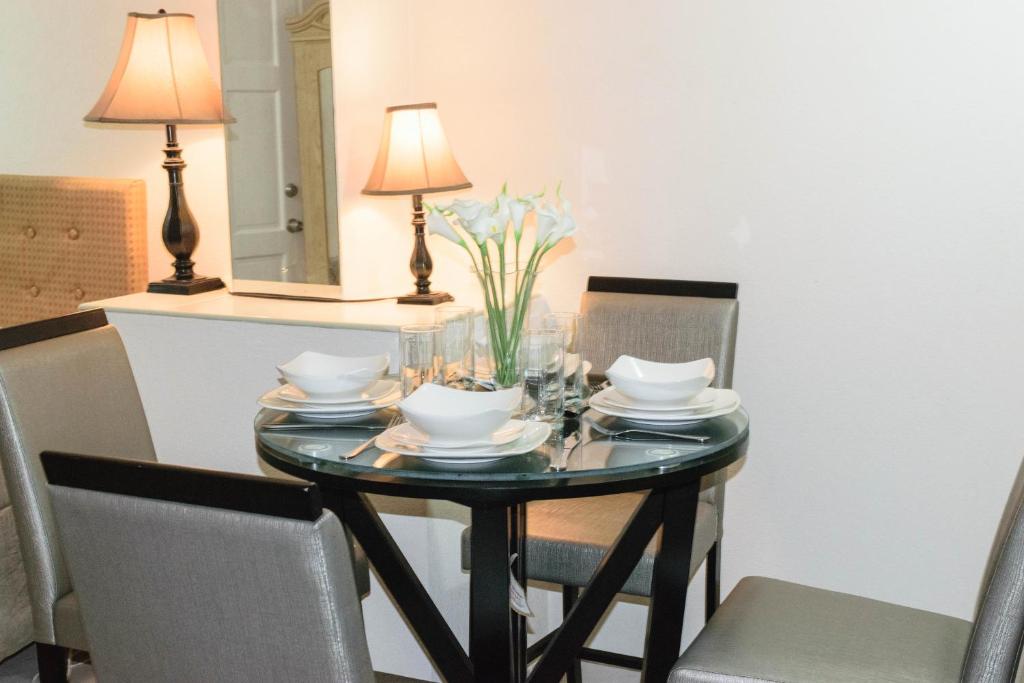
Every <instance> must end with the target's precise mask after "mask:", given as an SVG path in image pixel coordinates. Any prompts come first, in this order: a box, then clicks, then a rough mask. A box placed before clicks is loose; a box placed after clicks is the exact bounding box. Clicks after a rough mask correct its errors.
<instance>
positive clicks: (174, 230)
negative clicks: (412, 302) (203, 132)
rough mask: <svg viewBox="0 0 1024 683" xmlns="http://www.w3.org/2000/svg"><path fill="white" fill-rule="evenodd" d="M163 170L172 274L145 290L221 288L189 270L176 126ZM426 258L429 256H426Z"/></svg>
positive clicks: (192, 238) (188, 215)
mask: <svg viewBox="0 0 1024 683" xmlns="http://www.w3.org/2000/svg"><path fill="white" fill-rule="evenodd" d="M164 155H165V156H166V157H167V158H166V159H164V163H163V167H164V168H165V169H166V170H167V182H168V184H169V185H170V198H169V200H168V204H167V215H166V216H164V227H163V238H164V246H165V247H167V251H169V252H170V253H171V256H173V257H174V263H173V264H172V265H173V266H174V275H172V276H171V277H168V278H164V279H163V280H160V281H158V282H150V283H149V288H148V290H147V291H149V292H155V293H157V294H200V293H202V292H210V291H213V290H215V289H221V288H223V287H224V283H223V282H221V279H220V278H219V277H203V276H201V275H196V274H195V273H194V272H193V271H192V267H193V266H194V265H195V261H193V260H192V252H194V251H195V249H196V246H197V245H198V244H199V227H198V226H197V225H196V219H195V218H194V217H193V216H192V212H191V211H190V210H189V208H188V202H187V201H185V181H184V179H183V178H182V171H183V170H184V169H185V160H184V159H182V158H181V147H180V146H179V145H178V127H177V126H176V125H174V124H168V125H167V146H166V147H164ZM428 258H429V257H428Z"/></svg>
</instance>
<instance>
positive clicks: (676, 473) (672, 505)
mask: <svg viewBox="0 0 1024 683" xmlns="http://www.w3.org/2000/svg"><path fill="white" fill-rule="evenodd" d="M397 414H398V413H397V411H396V410H395V409H394V408H390V409H386V410H383V411H380V412H378V413H375V414H373V415H370V416H367V417H365V418H361V419H359V420H357V421H355V422H349V423H344V424H340V425H331V424H315V423H309V422H303V421H301V420H300V419H298V418H296V417H295V416H294V415H290V414H286V413H281V412H277V411H274V410H268V409H263V410H261V411H260V413H259V414H258V415H257V418H256V421H255V431H256V448H257V452H258V454H259V456H260V458H261V459H262V460H263V461H264V462H266V463H267V464H269V465H270V466H272V467H274V468H276V469H278V470H281V471H283V472H287V473H289V474H292V475H295V476H297V477H301V478H303V479H306V480H309V481H314V482H316V483H317V484H318V485H319V487H320V489H321V491H322V495H323V497H324V505H325V507H327V508H328V509H330V510H332V511H333V512H334V513H335V514H336V515H338V517H339V518H340V519H341V521H342V522H343V523H344V524H345V526H346V527H347V528H348V529H349V530H350V531H351V533H352V534H353V535H354V536H355V538H356V539H357V540H358V541H359V543H360V544H361V545H362V547H363V549H364V550H365V552H366V555H367V557H368V558H369V560H370V562H371V563H372V564H373V565H374V568H375V569H376V572H377V575H378V576H379V578H380V580H381V582H382V583H383V584H384V585H385V587H386V588H387V589H388V591H389V592H390V593H391V595H392V597H393V598H394V601H395V603H396V604H397V607H398V608H399V610H400V611H401V612H402V613H403V615H404V617H405V618H406V620H407V622H408V623H409V625H410V626H411V628H412V629H413V631H414V632H415V634H416V636H417V637H418V638H419V640H420V642H421V644H422V645H423V647H424V649H425V650H426V652H427V654H428V656H429V657H430V659H431V661H432V662H433V664H434V666H435V667H436V668H437V670H438V671H439V673H440V674H441V676H442V677H443V678H444V680H446V681H487V682H488V683H495V682H498V681H514V682H516V683H519V682H521V681H530V683H543V682H545V681H550V682H552V683H554V682H555V681H558V680H560V679H561V677H562V676H563V675H564V674H565V672H566V670H567V669H568V668H569V666H570V665H571V663H572V660H573V659H574V657H575V656H577V655H578V653H579V652H580V650H581V648H582V647H583V646H584V643H585V641H586V640H587V638H588V637H589V636H590V634H591V633H592V632H593V630H594V629H595V628H596V626H597V625H598V622H599V621H600V619H601V617H602V616H603V614H604V613H605V611H606V609H607V608H608V606H609V605H610V603H611V601H612V600H613V599H614V597H615V595H616V594H617V593H618V592H619V591H620V590H621V588H622V586H623V584H624V583H625V581H626V580H627V578H628V577H629V575H630V574H631V573H632V571H633V569H634V568H635V567H636V565H637V563H638V562H639V560H640V558H641V556H642V554H643V552H644V549H645V548H646V546H647V545H648V543H649V542H650V540H651V538H653V536H654V534H655V532H656V531H657V530H658V529H659V528H660V529H661V530H662V533H661V542H660V546H659V550H658V554H657V557H656V559H655V564H654V574H653V582H652V593H651V595H652V597H651V606H650V613H649V618H648V632H647V637H646V645H645V651H644V671H643V679H644V680H646V681H663V680H665V679H666V678H667V676H668V672H669V670H670V668H671V666H672V664H673V663H674V662H675V660H676V658H677V657H678V650H679V642H680V638H681V634H682V623H683V612H684V607H685V602H686V589H687V584H688V580H689V564H690V559H689V558H690V552H691V546H692V543H693V528H694V519H695V515H696V510H697V500H698V494H699V491H700V484H701V478H702V477H704V476H705V475H708V474H711V473H713V472H716V471H718V470H721V469H723V468H725V467H727V466H728V465H729V464H731V463H733V462H735V461H736V460H738V459H739V458H741V457H742V456H743V455H744V454H745V452H746V445H747V439H748V433H749V419H748V416H747V413H746V412H745V411H744V410H743V409H742V408H740V409H738V410H736V411H735V412H733V413H731V414H729V415H725V416H721V417H716V418H712V419H709V420H705V421H703V422H699V423H696V424H692V425H690V426H676V427H655V426H649V425H646V426H645V425H639V424H637V423H635V422H627V421H624V420H620V419H617V418H609V417H607V416H603V415H600V414H598V413H596V412H594V411H587V412H584V413H583V414H582V415H579V416H571V415H567V416H566V419H565V420H564V422H557V423H555V425H554V428H553V429H552V433H551V436H550V437H549V438H548V439H547V441H546V442H545V443H543V444H542V445H541V446H540V447H538V448H537V449H536V450H534V451H533V452H530V453H527V454H523V455H514V456H508V457H504V458H500V459H497V460H493V461H490V462H485V463H475V464H457V463H451V464H450V463H446V462H436V461H430V460H427V459H424V458H421V457H416V456H408V455H398V454H396V453H392V452H388V451H383V450H380V449H378V448H376V447H375V446H372V445H370V446H365V444H366V443H367V442H368V441H369V440H370V439H372V438H374V437H375V436H376V435H377V434H380V433H381V431H382V430H383V429H384V428H386V427H387V426H389V425H391V424H393V423H394V421H395V419H396V418H395V416H396V415H397ZM637 429H640V430H643V429H649V430H655V431H657V432H664V435H656V434H651V433H642V432H635V431H628V432H627V431H626V430H637ZM699 437H705V438H703V439H700V438H699ZM363 446H365V448H364V449H363V450H361V452H359V453H358V454H356V455H354V456H351V457H350V454H351V453H353V451H356V450H357V449H359V448H360V447H363ZM628 491H645V492H647V493H646V495H645V496H644V497H643V499H642V502H641V503H640V504H639V506H638V507H637V508H636V510H635V511H634V513H633V515H632V517H631V518H630V519H628V520H623V530H622V532H621V533H620V535H619V537H618V539H617V541H616V542H615V544H614V545H613V546H612V548H611V549H610V550H609V552H608V553H607V554H606V556H605V557H604V559H603V561H602V562H601V564H600V566H599V567H598V569H597V571H596V572H595V573H594V575H593V577H592V578H591V580H590V583H589V584H588V586H587V587H586V588H584V589H583V591H582V593H581V594H580V597H579V599H578V601H577V602H576V604H575V607H574V608H573V610H572V611H571V613H570V614H569V615H568V617H567V618H566V619H565V621H564V622H563V623H562V625H561V626H560V627H559V628H558V629H557V631H556V632H555V633H554V634H553V635H552V636H551V637H550V638H548V639H547V642H546V645H545V646H544V648H543V652H542V654H540V657H539V659H538V661H537V662H536V664H535V666H533V667H532V669H529V670H528V669H527V647H526V623H525V619H524V618H523V617H521V616H519V615H518V614H517V613H516V612H514V611H513V610H512V609H511V608H510V603H509V597H510V588H512V586H513V583H512V580H511V577H510V572H509V567H510V561H511V567H512V572H511V574H512V575H514V577H515V579H516V580H517V581H518V583H519V584H520V585H521V586H523V587H524V590H525V586H526V578H527V571H526V569H527V563H528V562H529V558H528V557H527V552H526V533H527V514H526V511H527V503H528V502H529V501H532V500H542V499H554V498H575V497H582V496H601V495H611V494H616V493H623V492H628ZM367 494H379V495H386V496H398V497H405V498H429V499H442V500H450V501H454V502H456V503H459V504H463V505H466V506H468V507H470V509H471V520H472V534H471V539H470V557H471V558H472V569H471V571H470V581H469V583H470V587H469V611H470V621H469V651H468V653H467V652H466V650H465V649H464V648H463V647H462V645H461V644H460V643H459V641H458V639H457V638H456V636H455V635H454V633H453V631H452V629H451V628H450V626H449V625H448V623H447V622H446V621H445V619H444V617H443V616H442V615H441V613H440V611H439V610H438V608H437V606H436V605H435V604H434V603H433V601H432V600H431V598H430V597H429V596H428V595H427V592H426V590H425V589H424V587H423V585H422V584H421V583H420V581H419V579H418V578H417V577H416V575H415V573H414V572H413V570H412V568H411V566H410V564H409V562H408V561H407V559H406V557H405V556H404V555H403V553H402V551H401V549H400V548H399V547H398V545H397V544H396V543H395V540H394V539H393V538H392V536H391V534H390V533H389V532H388V530H387V528H386V527H385V525H384V523H383V522H382V521H381V519H380V517H379V516H378V514H377V512H376V511H375V509H374V507H373V505H372V503H371V502H370V499H369V498H368V497H367ZM513 558H514V559H513Z"/></svg>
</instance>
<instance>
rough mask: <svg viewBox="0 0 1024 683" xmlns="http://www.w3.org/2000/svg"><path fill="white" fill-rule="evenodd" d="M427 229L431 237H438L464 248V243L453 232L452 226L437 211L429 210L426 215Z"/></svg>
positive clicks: (457, 234)
mask: <svg viewBox="0 0 1024 683" xmlns="http://www.w3.org/2000/svg"><path fill="white" fill-rule="evenodd" d="M427 228H428V229H429V230H430V234H431V235H440V236H441V237H444V238H445V239H446V240H451V241H452V242H455V244H459V245H462V246H466V241H465V240H464V239H462V237H461V236H460V235H459V233H457V232H455V228H453V227H452V224H451V223H449V222H448V219H447V218H445V217H444V215H443V214H442V213H441V212H440V211H438V210H431V211H430V213H428V214H427Z"/></svg>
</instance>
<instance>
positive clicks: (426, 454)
mask: <svg viewBox="0 0 1024 683" xmlns="http://www.w3.org/2000/svg"><path fill="white" fill-rule="evenodd" d="M550 435H551V425H549V424H547V423H546V422H525V421H523V420H509V421H508V422H506V423H505V424H504V425H503V426H502V427H500V428H499V429H498V430H496V431H495V432H494V433H493V434H491V435H490V436H489V437H484V438H479V437H470V438H465V439H440V440H439V439H436V438H431V437H430V435H428V434H426V433H424V432H421V431H420V430H418V429H416V427H414V426H413V425H411V424H409V423H408V422H406V423H403V424H400V425H398V426H397V427H392V428H391V429H389V430H387V431H386V432H384V433H383V434H381V435H380V436H378V437H377V442H376V445H377V448H379V449H381V450H383V451H390V452H392V453H398V454H400V455H411V456H415V457H419V458H423V459H424V460H434V461H437V462H443V463H456V462H457V463H462V464H467V465H470V464H475V463H484V462H491V461H492V460H497V459H499V458H507V457H508V456H510V455H522V454H523V453H529V452H530V451H532V450H535V449H536V448H539V447H540V445H541V444H543V443H544V442H545V441H547V438H548V437H549V436H550Z"/></svg>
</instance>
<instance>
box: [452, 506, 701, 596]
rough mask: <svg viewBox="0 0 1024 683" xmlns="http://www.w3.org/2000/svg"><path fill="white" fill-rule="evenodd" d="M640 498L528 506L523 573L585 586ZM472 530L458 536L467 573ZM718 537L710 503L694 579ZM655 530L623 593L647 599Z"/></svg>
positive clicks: (696, 543)
mask: <svg viewBox="0 0 1024 683" xmlns="http://www.w3.org/2000/svg"><path fill="white" fill-rule="evenodd" d="M642 499H643V494H640V493H623V494H618V495H614V496H599V497H594V498H570V499H563V500H541V501H534V502H532V503H529V504H528V506H527V518H526V530H527V545H526V557H527V560H526V569H527V574H528V575H529V577H530V578H531V579H533V580H535V581H549V582H551V583H556V584H559V585H562V586H586V585H587V584H588V583H589V582H590V577H591V576H593V575H594V572H595V571H596V570H597V566H598V565H599V564H600V563H601V558H603V557H604V555H605V553H606V552H607V551H608V549H609V548H610V547H611V546H612V544H613V543H614V542H615V539H616V538H617V537H618V535H619V532H621V531H622V528H623V526H625V524H626V522H627V521H628V520H629V517H630V515H631V514H633V510H635V509H636V507H637V505H639V504H640V501H641V500H642ZM470 533H471V528H469V529H466V531H465V532H463V534H462V566H463V569H469V568H470V556H469V541H470ZM717 535H718V513H717V512H716V510H715V507H714V506H713V505H711V504H710V503H706V502H703V501H702V502H699V503H697V520H696V524H695V527H694V532H693V552H692V553H691V560H690V576H691V577H692V576H693V575H694V574H695V573H696V571H697V568H698V567H700V565H701V562H703V561H704V558H705V557H706V556H707V554H708V551H709V550H710V549H711V546H713V545H714V544H715V540H716V538H717ZM660 538H661V531H660V530H659V531H658V532H657V533H656V534H655V535H654V538H652V539H651V542H650V543H649V544H648V545H647V548H646V549H645V550H644V554H643V557H642V558H641V559H640V562H639V563H638V564H637V567H636V569H634V570H633V573H632V574H631V575H630V577H629V579H627V580H626V583H625V585H624V586H623V589H622V591H621V592H622V593H625V594H627V595H640V596H650V594H651V577H652V576H653V573H654V558H655V556H656V554H657V548H658V541H659V540H660Z"/></svg>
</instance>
